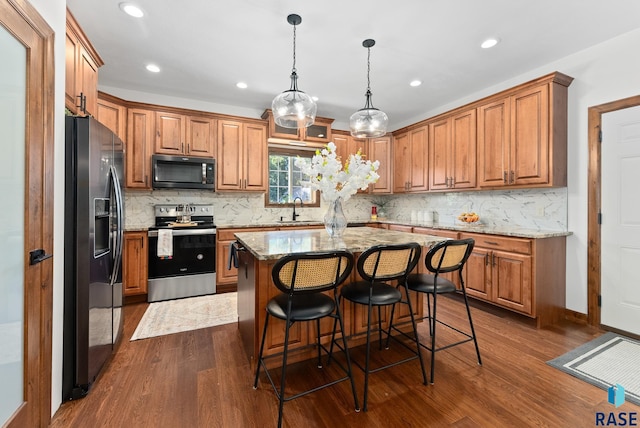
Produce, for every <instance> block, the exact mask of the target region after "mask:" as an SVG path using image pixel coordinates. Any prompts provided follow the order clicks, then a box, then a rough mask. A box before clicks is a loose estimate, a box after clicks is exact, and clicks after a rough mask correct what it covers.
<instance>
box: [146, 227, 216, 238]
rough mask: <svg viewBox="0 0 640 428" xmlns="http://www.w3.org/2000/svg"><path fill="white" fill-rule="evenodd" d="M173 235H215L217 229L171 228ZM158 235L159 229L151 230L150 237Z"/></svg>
mask: <svg viewBox="0 0 640 428" xmlns="http://www.w3.org/2000/svg"><path fill="white" fill-rule="evenodd" d="M171 234H172V235H173V236H189V235H215V234H216V229H186V228H185V229H171ZM157 236H158V231H157V230H150V231H149V237H150V238H155V237H157Z"/></svg>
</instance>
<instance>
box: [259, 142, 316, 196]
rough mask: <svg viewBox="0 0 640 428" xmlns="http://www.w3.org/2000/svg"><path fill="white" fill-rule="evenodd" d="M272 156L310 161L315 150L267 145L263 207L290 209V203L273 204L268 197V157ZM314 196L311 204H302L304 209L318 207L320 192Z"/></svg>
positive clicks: (269, 187)
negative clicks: (265, 189)
mask: <svg viewBox="0 0 640 428" xmlns="http://www.w3.org/2000/svg"><path fill="white" fill-rule="evenodd" d="M272 154H278V155H284V156H289V157H296V156H300V157H305V158H309V159H311V157H313V155H314V154H315V148H313V150H311V149H310V148H306V147H291V146H280V145H277V146H275V145H274V146H272V145H269V147H268V149H267V191H266V192H265V194H264V206H265V207H266V208H285V207H292V206H293V203H292V202H286V203H274V202H271V200H270V198H269V196H270V192H271V186H270V185H269V174H270V165H271V163H270V159H269V158H270V157H271V155H272ZM314 193H315V195H314V196H313V201H312V202H304V206H306V207H320V191H319V190H316V191H315V192H314Z"/></svg>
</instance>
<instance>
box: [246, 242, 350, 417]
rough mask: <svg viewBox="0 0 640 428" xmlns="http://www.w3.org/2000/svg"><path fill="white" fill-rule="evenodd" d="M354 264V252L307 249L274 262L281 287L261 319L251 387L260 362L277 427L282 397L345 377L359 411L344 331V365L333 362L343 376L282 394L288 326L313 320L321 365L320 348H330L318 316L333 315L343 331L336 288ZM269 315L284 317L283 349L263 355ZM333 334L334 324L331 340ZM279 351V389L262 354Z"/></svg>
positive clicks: (281, 407)
mask: <svg viewBox="0 0 640 428" xmlns="http://www.w3.org/2000/svg"><path fill="white" fill-rule="evenodd" d="M353 264H354V257H353V254H351V253H350V252H348V251H342V250H341V251H332V252H310V253H299V254H290V255H288V256H285V257H282V258H281V259H279V260H278V261H277V262H276V264H275V265H274V266H273V268H272V270H271V276H272V278H273V282H274V283H275V285H276V287H278V289H279V290H280V291H282V293H281V294H279V295H278V296H276V297H274V298H272V299H271V300H269V302H267V307H266V311H267V314H266V319H265V322H264V331H263V333H262V342H261V344H260V353H259V356H258V362H257V367H256V377H255V380H254V383H253V387H254V389H256V388H257V387H258V378H259V376H260V367H261V366H262V367H263V368H264V371H265V373H266V375H267V378H268V379H269V382H270V383H271V386H273V390H274V391H275V393H276V396H277V397H278V400H279V402H280V404H279V410H278V426H279V427H280V426H282V409H283V407H284V402H285V401H290V400H293V399H295V398H298V397H301V396H303V395H306V394H309V393H311V392H315V391H318V390H320V389H323V388H326V387H328V386H331V385H334V384H336V383H339V382H342V381H344V380H347V379H348V380H350V381H351V390H352V392H353V400H354V402H355V409H356V411H360V406H359V404H358V397H357V394H356V387H355V383H354V381H353V376H352V370H351V360H350V359H349V350H348V349H347V346H346V345H347V342H346V339H345V337H344V334H342V336H343V337H342V342H343V346H344V354H345V358H346V367H345V366H344V365H342V364H341V363H340V362H338V361H336V364H337V365H338V366H339V367H340V368H341V369H342V370H343V371H344V373H345V376H344V377H342V378H340V379H336V380H332V381H329V382H327V383H325V384H323V385H320V386H317V387H315V388H312V389H309V390H307V391H304V392H300V393H298V394H295V395H292V396H290V397H285V381H286V372H287V355H288V353H289V330H290V328H291V325H292V324H293V323H295V322H299V321H300V322H302V321H314V320H315V321H316V331H317V333H318V337H317V340H318V342H317V343H316V344H315V346H317V348H318V368H322V359H321V350H324V352H325V353H326V354H329V352H330V351H329V350H328V349H327V348H326V347H325V346H324V345H323V344H322V343H321V342H320V319H322V318H325V317H332V318H334V320H335V323H339V324H340V331H341V332H343V331H344V322H343V318H342V311H341V310H340V304H339V302H338V293H337V291H336V288H337V286H338V285H340V284H341V283H342V282H344V280H345V279H346V278H347V277H348V276H349V274H350V273H351V271H352V269H353ZM326 291H332V293H331V294H332V295H329V294H325V293H324V292H326ZM271 317H276V318H278V319H281V320H283V321H285V336H284V351H283V352H282V353H280V354H275V355H270V356H268V357H263V356H262V354H263V351H264V344H265V337H266V335H267V326H268V324H269V319H270V318H271ZM334 338H335V324H334V336H332V340H333V339H334ZM280 355H282V367H281V370H282V373H281V375H280V389H279V390H278V388H277V387H276V385H275V383H274V382H273V379H272V377H271V374H270V373H269V370H268V369H267V365H266V364H265V358H271V357H277V356H280Z"/></svg>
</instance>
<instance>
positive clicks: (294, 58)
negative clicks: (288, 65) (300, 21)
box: [291, 24, 297, 73]
mask: <svg viewBox="0 0 640 428" xmlns="http://www.w3.org/2000/svg"><path fill="white" fill-rule="evenodd" d="M296 27H297V25H295V24H294V25H293V67H292V69H291V72H293V73H296V72H297V70H296Z"/></svg>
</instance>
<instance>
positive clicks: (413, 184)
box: [405, 126, 429, 192]
mask: <svg viewBox="0 0 640 428" xmlns="http://www.w3.org/2000/svg"><path fill="white" fill-rule="evenodd" d="M409 139H410V152H409V156H410V158H409V165H411V175H410V180H409V190H410V191H411V192H420V191H425V190H429V162H428V159H429V156H428V146H427V142H428V140H429V138H428V127H426V126H424V127H422V128H418V129H414V130H413V131H409ZM405 168H406V165H405Z"/></svg>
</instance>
